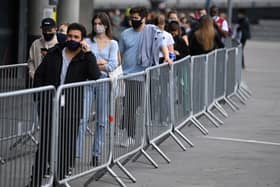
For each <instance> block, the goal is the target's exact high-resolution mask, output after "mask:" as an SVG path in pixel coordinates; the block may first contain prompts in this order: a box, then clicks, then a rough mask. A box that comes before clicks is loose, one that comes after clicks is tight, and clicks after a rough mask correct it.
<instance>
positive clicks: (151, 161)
mask: <svg viewBox="0 0 280 187" xmlns="http://www.w3.org/2000/svg"><path fill="white" fill-rule="evenodd" d="M141 153H142V154H143V155H144V156H145V157H146V158H147V160H148V161H149V162H150V163H151V164H152V165H153V166H154V167H155V168H158V164H157V163H156V162H155V161H154V160H153V159H152V157H150V155H149V154H148V153H147V152H146V151H145V150H143V149H141Z"/></svg>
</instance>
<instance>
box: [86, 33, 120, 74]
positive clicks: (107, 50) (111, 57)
mask: <svg viewBox="0 0 280 187" xmlns="http://www.w3.org/2000/svg"><path fill="white" fill-rule="evenodd" d="M85 41H86V42H87V43H88V44H89V45H90V47H91V51H92V53H93V54H94V55H95V57H96V60H98V59H103V60H106V61H108V64H106V65H105V69H106V72H104V71H101V73H102V74H103V75H105V76H108V72H111V71H113V70H114V69H116V67H117V66H118V52H119V46H118V42H117V41H116V40H111V42H110V43H108V44H107V45H106V46H105V47H104V48H103V49H99V48H98V46H97V43H96V42H95V38H93V41H92V40H91V39H90V38H86V39H85Z"/></svg>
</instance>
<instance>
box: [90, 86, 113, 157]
mask: <svg viewBox="0 0 280 187" xmlns="http://www.w3.org/2000/svg"><path fill="white" fill-rule="evenodd" d="M109 84H110V83H109V82H104V83H102V84H100V85H98V86H97V87H96V128H95V136H94V143H93V147H92V155H94V156H97V157H100V156H101V153H102V146H103V145H104V142H105V136H106V134H105V133H106V132H105V130H106V127H107V128H108V127H109V126H108V125H109V114H110V85H109Z"/></svg>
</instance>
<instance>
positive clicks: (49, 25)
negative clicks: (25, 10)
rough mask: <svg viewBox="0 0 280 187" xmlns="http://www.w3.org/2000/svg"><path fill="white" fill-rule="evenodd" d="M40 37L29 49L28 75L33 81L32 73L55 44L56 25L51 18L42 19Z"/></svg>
mask: <svg viewBox="0 0 280 187" xmlns="http://www.w3.org/2000/svg"><path fill="white" fill-rule="evenodd" d="M41 30H42V36H41V37H40V38H39V39H37V40H35V41H34V42H33V43H32V45H31V47H30V49H29V58H28V62H27V63H28V67H29V75H30V77H31V78H32V79H33V78H34V73H35V71H36V69H37V67H38V66H39V64H40V63H41V62H42V59H43V57H44V56H45V55H46V53H47V51H48V49H49V48H52V47H54V46H55V44H57V37H56V23H55V21H54V20H53V19H52V18H44V19H43V20H42V22H41Z"/></svg>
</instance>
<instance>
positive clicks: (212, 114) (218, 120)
mask: <svg viewBox="0 0 280 187" xmlns="http://www.w3.org/2000/svg"><path fill="white" fill-rule="evenodd" d="M207 113H208V114H210V116H212V117H213V118H214V119H215V120H216V121H217V122H218V123H220V124H222V125H223V124H224V122H223V121H222V120H221V119H219V118H218V117H217V116H216V115H215V114H214V113H213V112H212V111H211V110H207Z"/></svg>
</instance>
